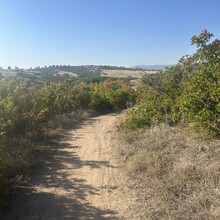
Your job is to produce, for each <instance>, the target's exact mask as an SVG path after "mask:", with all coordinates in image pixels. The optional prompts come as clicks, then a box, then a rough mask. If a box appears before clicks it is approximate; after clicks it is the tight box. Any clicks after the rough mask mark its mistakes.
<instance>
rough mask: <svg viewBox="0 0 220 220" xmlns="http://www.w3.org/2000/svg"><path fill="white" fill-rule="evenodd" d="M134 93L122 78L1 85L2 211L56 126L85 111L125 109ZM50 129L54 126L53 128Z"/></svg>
mask: <svg viewBox="0 0 220 220" xmlns="http://www.w3.org/2000/svg"><path fill="white" fill-rule="evenodd" d="M132 99H133V90H132V89H131V88H130V86H129V85H128V84H127V83H125V82H123V81H119V80H102V81H101V82H97V83H96V82H94V83H87V82H84V81H71V80H63V81H60V82H56V83H54V82H50V83H49V82H35V81H32V80H27V79H26V80H25V79H20V78H13V79H10V78H4V79H2V80H1V81H0V210H1V211H2V210H3V208H4V207H3V204H5V201H6V199H7V197H8V194H9V192H10V188H11V186H13V185H15V184H19V183H21V182H22V180H23V179H25V178H26V177H27V175H28V172H29V170H30V168H31V167H33V166H34V165H36V164H37V163H38V157H39V153H38V152H39V150H40V149H41V148H42V147H43V143H42V140H44V136H45V135H47V134H48V133H49V132H50V131H49V128H50V129H53V128H54V129H56V126H57V122H58V121H62V120H65V118H67V119H72V121H73V118H74V117H75V119H77V118H79V116H80V115H81V116H82V113H83V112H97V113H106V112H110V111H113V110H114V109H123V108H125V107H126V103H127V102H129V101H132ZM80 112H81V113H80ZM51 125H52V127H51Z"/></svg>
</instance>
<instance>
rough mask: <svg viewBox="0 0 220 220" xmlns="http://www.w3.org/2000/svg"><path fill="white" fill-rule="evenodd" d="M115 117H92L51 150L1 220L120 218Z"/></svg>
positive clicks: (112, 115) (16, 194) (49, 147)
mask: <svg viewBox="0 0 220 220" xmlns="http://www.w3.org/2000/svg"><path fill="white" fill-rule="evenodd" d="M117 117H118V116H117V115H115V114H111V115H104V116H99V117H94V118H90V119H88V120H86V121H84V122H83V123H82V124H81V125H79V126H78V127H77V128H75V129H73V130H71V131H68V132H66V133H65V134H64V135H62V136H63V137H62V139H61V140H60V141H59V143H56V142H54V143H53V144H52V145H51V146H48V148H47V152H46V153H45V155H47V156H46V161H45V162H44V164H43V165H42V167H41V168H40V169H39V170H38V171H37V173H35V175H34V177H32V178H31V180H30V183H29V184H28V186H24V187H21V188H20V189H19V190H17V191H16V193H15V195H14V196H15V197H16V199H14V201H13V204H12V205H11V207H12V211H11V212H10V213H9V214H8V215H7V216H5V217H4V218H3V219H4V220H6V219H7V220H8V219H10V220H13V219H16V220H32V219H42V220H52V219H53V220H59V219H80V220H89V219H91V220H93V219H94V220H95V219H121V218H120V217H119V213H118V210H116V209H117V208H116V207H117V206H118V202H120V203H123V201H121V200H120V199H119V200H118V199H117V191H121V190H120V187H119V186H118V185H117V183H116V182H117V181H115V179H117V177H116V176H115V175H116V173H117V172H118V171H117V170H118V168H117V167H116V166H115V165H114V163H113V162H112V159H111V150H112V140H111V138H112V137H113V133H114V131H115V122H116V120H117ZM124 210H126V209H124Z"/></svg>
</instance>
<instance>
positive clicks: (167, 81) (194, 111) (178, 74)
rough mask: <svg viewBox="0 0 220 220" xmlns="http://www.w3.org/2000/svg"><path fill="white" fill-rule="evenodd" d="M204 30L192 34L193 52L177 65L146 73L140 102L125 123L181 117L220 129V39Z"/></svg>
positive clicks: (136, 124) (170, 120) (175, 120)
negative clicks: (154, 72)
mask: <svg viewBox="0 0 220 220" xmlns="http://www.w3.org/2000/svg"><path fill="white" fill-rule="evenodd" d="M212 36H213V35H212V34H210V33H209V32H208V31H206V30H205V31H203V32H202V33H201V34H200V35H199V36H193V37H192V44H193V45H196V46H197V52H196V53H195V54H194V55H193V56H184V57H182V58H181V59H180V61H179V63H178V64H177V65H176V66H173V67H171V68H169V69H167V70H165V71H163V72H160V73H157V74H151V75H146V76H144V77H143V80H142V85H141V86H140V87H139V88H138V89H137V106H136V107H135V108H134V109H132V110H131V111H130V112H129V114H128V116H127V118H126V123H125V125H127V126H129V127H133V128H135V127H140V126H143V125H152V124H158V123H161V122H166V123H169V124H176V123H178V122H180V121H184V122H185V123H194V124H196V126H199V127H203V128H208V129H209V131H210V132H214V133H215V134H218V133H219V130H220V102H219V101H220V40H218V39H216V40H214V41H212V42H210V39H211V37H212Z"/></svg>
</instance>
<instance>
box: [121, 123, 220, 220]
mask: <svg viewBox="0 0 220 220" xmlns="http://www.w3.org/2000/svg"><path fill="white" fill-rule="evenodd" d="M119 143H120V144H119V147H118V150H117V153H118V155H119V158H120V161H121V166H122V170H124V171H125V174H126V176H127V178H128V179H129V180H130V181H127V182H126V183H125V184H131V185H132V188H133V190H134V191H135V194H136V195H137V198H138V199H137V204H136V205H135V206H136V208H137V212H139V218H138V219H204V220H205V219H220V208H219V207H220V141H218V140H209V141H204V140H203V141H201V140H198V139H196V140H195V139H194V140H193V139H191V138H188V137H187V135H186V133H184V132H182V131H181V130H180V128H173V127H169V126H168V125H165V124H162V125H160V126H157V127H153V128H150V129H145V130H143V129H142V130H139V131H128V130H126V131H120V133H119Z"/></svg>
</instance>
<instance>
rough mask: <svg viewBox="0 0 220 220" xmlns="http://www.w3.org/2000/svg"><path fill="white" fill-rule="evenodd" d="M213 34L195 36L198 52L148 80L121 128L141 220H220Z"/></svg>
mask: <svg viewBox="0 0 220 220" xmlns="http://www.w3.org/2000/svg"><path fill="white" fill-rule="evenodd" d="M212 36H213V35H212V34H211V33H209V32H208V31H207V30H204V31H202V32H201V34H200V35H199V36H193V37H192V45H195V46H196V47H197V51H196V53H195V54H194V55H192V56H184V57H182V58H181V59H180V61H179V63H178V64H177V65H176V66H173V67H171V68H168V69H167V70H165V71H163V72H160V73H158V74H152V75H146V76H144V77H143V79H142V84H141V85H140V86H139V87H138V88H137V91H136V102H137V104H136V106H135V107H134V108H132V109H131V110H129V111H128V112H127V114H126V116H125V118H124V121H123V122H122V123H121V125H120V126H119V127H118V130H119V131H120V132H119V140H120V141H119V143H121V144H119V145H120V147H119V148H118V155H119V157H120V161H121V166H122V171H125V172H124V173H125V175H126V176H127V178H128V179H129V180H130V181H127V182H126V183H125V184H127V185H128V186H129V187H130V188H133V189H134V191H135V194H136V195H137V197H138V199H137V203H136V204H134V206H136V207H137V209H136V210H138V209H139V210H140V211H139V212H138V213H139V214H138V217H137V219H219V218H220V209H219V207H220V203H219V199H220V194H219V192H220V179H219V178H220V162H219V158H220V154H219V153H220V142H219V131H220V40H219V39H215V40H211V37H212ZM122 161H123V162H122ZM131 191H132V190H131Z"/></svg>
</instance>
